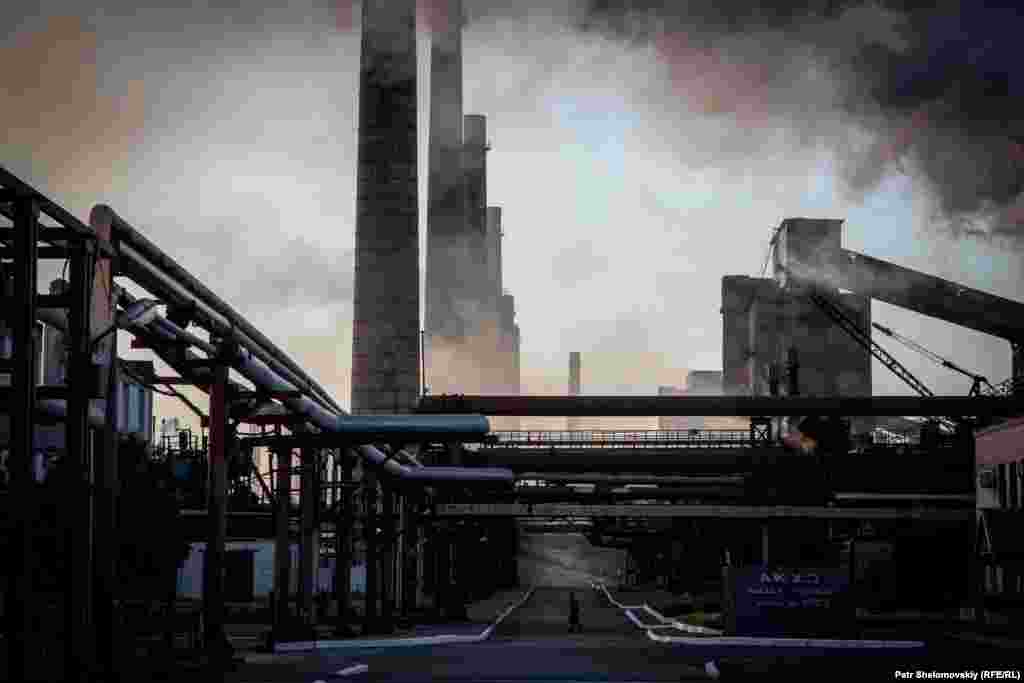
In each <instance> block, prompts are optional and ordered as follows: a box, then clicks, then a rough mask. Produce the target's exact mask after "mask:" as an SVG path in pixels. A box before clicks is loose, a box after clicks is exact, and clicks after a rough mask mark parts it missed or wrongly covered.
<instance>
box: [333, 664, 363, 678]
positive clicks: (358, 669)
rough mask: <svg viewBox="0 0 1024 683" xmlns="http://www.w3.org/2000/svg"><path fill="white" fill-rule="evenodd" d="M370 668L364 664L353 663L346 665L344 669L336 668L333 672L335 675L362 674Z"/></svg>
mask: <svg viewBox="0 0 1024 683" xmlns="http://www.w3.org/2000/svg"><path fill="white" fill-rule="evenodd" d="M369 670H370V667H369V666H367V665H366V664H353V665H352V666H346V667H345V668H344V669H338V670H337V671H335V672H334V675H335V676H352V675H354V674H363V673H366V672H367V671H369Z"/></svg>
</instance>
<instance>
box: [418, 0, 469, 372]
mask: <svg viewBox="0 0 1024 683" xmlns="http://www.w3.org/2000/svg"><path fill="white" fill-rule="evenodd" d="M437 1H438V2H440V3H444V0H437ZM443 9H444V12H443V14H444V21H441V22H439V24H440V25H439V26H437V27H435V30H434V33H433V35H432V38H431V46H430V138H429V141H428V147H429V163H430V169H429V175H428V178H427V277H426V332H427V336H428V338H433V337H441V338H454V339H457V338H461V337H462V336H464V334H465V330H464V329H463V327H464V326H463V324H462V321H461V320H459V318H458V316H457V315H456V312H455V299H456V298H457V297H458V296H459V294H460V292H459V289H460V288H459V280H458V277H459V272H460V270H459V269H460V267H461V266H462V264H460V263H459V256H460V253H459V252H460V245H461V242H462V239H463V237H464V233H465V229H466V202H465V199H464V197H465V191H464V187H463V176H462V1H461V0H447V3H446V4H445V6H444V7H443ZM428 341H429V339H428ZM429 360H430V359H429V358H428V361H429Z"/></svg>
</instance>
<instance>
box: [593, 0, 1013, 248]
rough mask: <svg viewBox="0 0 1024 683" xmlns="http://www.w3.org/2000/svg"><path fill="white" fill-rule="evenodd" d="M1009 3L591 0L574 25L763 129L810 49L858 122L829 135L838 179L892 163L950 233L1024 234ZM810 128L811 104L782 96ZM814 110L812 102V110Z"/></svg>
mask: <svg viewBox="0 0 1024 683" xmlns="http://www.w3.org/2000/svg"><path fill="white" fill-rule="evenodd" d="M1016 12H1017V10H1016V9H1015V8H1014V6H1013V3H999V2H995V1H992V0H985V1H982V2H973V1H971V2H969V1H967V0H963V1H962V2H960V3H948V4H942V6H941V7H936V6H935V4H933V3H918V2H912V1H909V0H907V1H902V2H901V1H896V0H891V1H884V2H852V1H844V0H839V1H837V2H835V1H830V2H826V1H825V0H804V1H803V2H794V3H785V7H782V6H779V5H778V4H776V3H767V2H751V1H750V0H690V1H688V2H673V1H671V0H636V1H623V0H619V1H615V0H591V2H589V4H588V5H587V6H586V7H585V8H583V11H582V12H581V14H580V17H579V22H578V28H579V30H580V31H583V32H599V33H601V34H603V35H606V36H612V37H614V38H617V39H621V40H623V41H628V42H631V43H634V44H639V45H650V46H653V47H654V49H655V50H656V52H657V54H658V56H659V58H660V59H661V60H662V61H664V62H665V63H666V65H667V66H668V67H669V69H670V71H671V72H672V77H673V81H674V82H675V83H676V85H678V86H679V88H680V92H681V94H685V95H687V96H688V97H690V98H691V99H692V98H693V97H694V96H695V93H696V97H697V98H699V99H702V101H703V105H704V110H705V113H706V114H711V115H717V116H731V117H734V118H735V119H737V120H739V122H740V123H743V124H744V125H746V126H751V127H753V128H754V129H756V128H758V127H761V128H765V129H766V128H769V127H770V126H771V124H772V114H773V113H776V112H777V109H775V108H774V107H773V106H772V105H773V104H774V102H773V100H772V97H771V94H770V93H771V91H772V90H773V89H777V88H779V87H784V86H785V81H786V79H787V78H788V75H789V72H790V69H789V68H788V67H789V66H790V65H791V64H792V63H793V62H794V61H795V60H798V59H800V58H803V57H810V58H811V59H812V60H813V61H814V62H815V63H816V64H819V65H820V66H822V67H823V68H824V69H825V70H826V73H827V74H828V75H829V76H830V77H831V78H832V79H833V80H834V81H835V82H836V83H837V84H838V85H839V92H838V93H837V95H838V97H837V98H836V99H835V105H836V110H837V112H838V114H839V115H840V116H841V117H842V118H843V119H844V121H845V122H846V123H852V124H854V125H856V126H859V127H861V128H863V129H864V130H866V131H868V132H869V133H870V134H871V137H872V138H873V140H872V141H871V142H870V143H869V144H866V145H865V144H857V143H856V142H855V141H850V140H834V141H833V142H834V143H838V144H836V145H835V146H836V148H837V151H838V152H839V153H840V158H841V164H840V170H841V171H842V173H843V176H844V180H845V181H846V182H847V183H848V185H849V187H850V189H852V190H854V191H856V192H863V191H866V190H870V189H872V188H873V187H874V185H875V184H876V183H877V182H878V181H879V180H880V179H881V178H882V176H883V175H884V174H885V173H886V172H887V171H888V170H889V169H891V168H893V167H897V166H898V167H902V169H903V170H904V171H906V172H908V173H910V174H912V175H914V176H916V177H919V178H921V179H923V180H925V181H926V183H927V185H928V186H929V188H930V189H931V190H932V191H933V192H934V194H935V196H936V198H937V200H938V209H939V211H940V217H941V218H944V219H945V221H946V222H947V223H948V225H949V226H950V227H951V228H952V229H953V231H954V233H955V234H965V233H970V234H975V235H989V236H992V237H1009V238H1012V241H1013V243H1014V244H1016V245H1017V246H1018V247H1019V246H1024V84H1022V82H1021V80H1022V79H1021V67H1019V66H1017V65H1019V64H1020V61H1019V59H1018V58H1017V54H1016V53H1017V49H1016V47H1017V45H1016V41H1017V40H1018V38H1017V35H1016V34H1017V28H1016V27H1019V25H1020V22H1019V19H1018V16H1017V13H1016ZM789 104H790V106H791V107H792V109H791V111H789V112H788V113H789V117H788V118H789V119H790V122H791V123H795V124H796V125H797V126H798V127H800V128H803V129H804V130H805V131H809V137H816V135H815V131H814V130H813V128H810V129H809V128H808V125H809V124H810V123H812V122H813V119H814V118H815V113H816V112H807V111H806V110H805V108H804V107H805V105H806V104H807V103H805V102H801V101H799V99H798V100H796V101H793V102H790V103H789ZM821 113H825V112H821Z"/></svg>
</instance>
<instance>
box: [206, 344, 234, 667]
mask: <svg viewBox="0 0 1024 683" xmlns="http://www.w3.org/2000/svg"><path fill="white" fill-rule="evenodd" d="M212 374H213V383H212V386H211V388H210V442H209V451H208V456H207V457H208V461H209V464H210V473H209V481H210V495H209V497H208V499H207V500H208V504H207V523H208V524H209V529H208V532H207V541H206V553H205V554H204V557H203V625H204V629H203V630H204V633H203V641H204V644H205V646H206V649H207V651H208V653H209V654H210V656H211V658H219V657H220V656H222V655H223V654H224V652H225V650H226V649H227V647H226V646H227V644H228V640H227V635H226V634H225V632H224V544H225V540H226V537H227V495H228V491H227V487H228V483H227V469H228V465H227V453H228V448H227V439H228V431H229V426H228V397H227V392H228V366H227V364H226V363H224V362H220V363H218V364H217V365H216V366H215V367H214V368H213V372H212Z"/></svg>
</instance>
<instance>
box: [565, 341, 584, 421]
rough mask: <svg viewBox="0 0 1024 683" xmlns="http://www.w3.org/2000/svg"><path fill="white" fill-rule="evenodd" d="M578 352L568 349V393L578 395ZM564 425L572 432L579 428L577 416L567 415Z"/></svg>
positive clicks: (579, 383)
mask: <svg viewBox="0 0 1024 683" xmlns="http://www.w3.org/2000/svg"><path fill="white" fill-rule="evenodd" d="M580 386H581V382H580V352H579V351H570V352H569V395H570V396H579V395H580ZM565 427H566V429H568V430H569V431H570V432H574V431H577V430H579V429H580V427H581V423H580V418H578V417H572V416H570V417H568V418H567V419H566V421H565Z"/></svg>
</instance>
